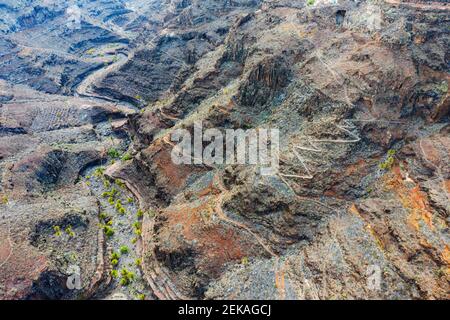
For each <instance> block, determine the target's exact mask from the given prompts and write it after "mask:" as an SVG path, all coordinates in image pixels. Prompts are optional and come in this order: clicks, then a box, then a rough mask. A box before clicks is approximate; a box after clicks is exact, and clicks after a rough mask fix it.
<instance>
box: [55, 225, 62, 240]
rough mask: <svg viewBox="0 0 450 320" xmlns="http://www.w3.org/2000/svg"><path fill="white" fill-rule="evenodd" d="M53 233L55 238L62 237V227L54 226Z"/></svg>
mask: <svg viewBox="0 0 450 320" xmlns="http://www.w3.org/2000/svg"><path fill="white" fill-rule="evenodd" d="M53 231H55V236H57V237H60V236H61V228H60V226H54V227H53Z"/></svg>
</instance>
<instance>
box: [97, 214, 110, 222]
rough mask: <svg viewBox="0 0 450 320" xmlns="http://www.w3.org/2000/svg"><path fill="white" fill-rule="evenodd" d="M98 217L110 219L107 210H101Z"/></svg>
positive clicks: (104, 219)
mask: <svg viewBox="0 0 450 320" xmlns="http://www.w3.org/2000/svg"><path fill="white" fill-rule="evenodd" d="M98 218H99V219H100V220H103V221H106V220H108V218H109V216H108V214H106V213H105V212H100V214H99V215H98Z"/></svg>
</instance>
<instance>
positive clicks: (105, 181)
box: [103, 179, 111, 188]
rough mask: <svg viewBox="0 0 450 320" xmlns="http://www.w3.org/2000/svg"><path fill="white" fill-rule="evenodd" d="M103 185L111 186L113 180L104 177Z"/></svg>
mask: <svg viewBox="0 0 450 320" xmlns="http://www.w3.org/2000/svg"><path fill="white" fill-rule="evenodd" d="M103 186H104V187H105V188H109V187H111V182H109V181H108V180H107V179H103Z"/></svg>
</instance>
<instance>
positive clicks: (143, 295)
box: [136, 293, 145, 300]
mask: <svg viewBox="0 0 450 320" xmlns="http://www.w3.org/2000/svg"><path fill="white" fill-rule="evenodd" d="M136 298H137V299H138V300H145V294H143V293H141V294H138V295H137V296H136Z"/></svg>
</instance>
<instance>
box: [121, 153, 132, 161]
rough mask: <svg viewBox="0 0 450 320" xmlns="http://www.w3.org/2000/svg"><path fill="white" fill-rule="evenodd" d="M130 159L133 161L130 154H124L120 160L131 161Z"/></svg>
mask: <svg viewBox="0 0 450 320" xmlns="http://www.w3.org/2000/svg"><path fill="white" fill-rule="evenodd" d="M131 159H133V157H132V156H131V154H129V153H125V154H124V155H123V156H122V158H121V160H122V161H128V160H131Z"/></svg>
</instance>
